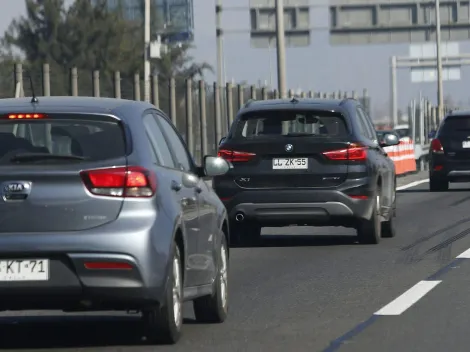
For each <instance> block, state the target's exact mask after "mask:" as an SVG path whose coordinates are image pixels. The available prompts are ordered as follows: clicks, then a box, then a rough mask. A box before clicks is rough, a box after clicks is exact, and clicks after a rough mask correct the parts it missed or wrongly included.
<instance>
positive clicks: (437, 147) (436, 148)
mask: <svg viewBox="0 0 470 352" xmlns="http://www.w3.org/2000/svg"><path fill="white" fill-rule="evenodd" d="M431 150H432V152H433V153H437V154H443V153H444V148H443V147H442V144H441V141H440V140H439V139H433V140H432V141H431Z"/></svg>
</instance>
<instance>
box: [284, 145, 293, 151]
mask: <svg viewBox="0 0 470 352" xmlns="http://www.w3.org/2000/svg"><path fill="white" fill-rule="evenodd" d="M285 149H286V152H291V151H293V150H294V146H293V145H292V144H286V147H285Z"/></svg>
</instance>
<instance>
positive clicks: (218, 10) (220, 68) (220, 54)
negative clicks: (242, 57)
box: [215, 0, 230, 127]
mask: <svg viewBox="0 0 470 352" xmlns="http://www.w3.org/2000/svg"><path fill="white" fill-rule="evenodd" d="M215 33H216V38H217V43H216V45H217V90H218V92H219V94H218V96H219V104H217V105H216V108H217V111H216V112H215V115H216V116H215V118H216V121H217V123H218V124H219V126H221V123H222V111H223V102H224V97H223V94H221V93H222V92H223V85H224V49H223V48H224V39H223V29H222V0H217V1H216V4H215ZM216 96H217V95H216ZM228 127H230V126H228Z"/></svg>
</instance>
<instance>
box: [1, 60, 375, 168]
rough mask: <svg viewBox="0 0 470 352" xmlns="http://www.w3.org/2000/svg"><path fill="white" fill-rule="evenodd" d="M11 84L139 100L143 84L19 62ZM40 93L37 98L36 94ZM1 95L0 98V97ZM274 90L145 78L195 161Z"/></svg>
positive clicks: (336, 94)
mask: <svg viewBox="0 0 470 352" xmlns="http://www.w3.org/2000/svg"><path fill="white" fill-rule="evenodd" d="M13 77H14V78H13V80H11V81H10V82H6V84H5V82H4V84H3V86H4V87H5V86H7V87H9V88H10V89H11V92H12V93H13V94H12V96H15V89H17V87H20V88H19V89H20V91H21V92H22V93H21V95H26V96H31V95H32V89H34V91H35V93H36V95H43V96H51V95H54V96H67V95H71V96H94V97H114V98H123V99H133V100H141V99H142V98H143V96H142V93H141V92H142V88H143V85H144V82H143V79H142V78H141V76H140V75H139V74H138V73H136V74H135V75H134V76H133V77H123V76H121V74H120V72H114V73H113V74H112V75H109V74H103V75H100V72H99V71H93V72H86V71H79V70H78V69H77V68H71V69H68V70H63V69H57V70H56V71H54V70H51V68H50V66H49V65H48V64H44V65H43V69H42V72H34V73H27V71H24V70H23V66H22V65H21V64H15V67H14V75H13ZM39 93H41V94H39ZM2 95H3V97H5V94H2ZM288 95H289V97H294V96H296V97H309V98H322V99H327V98H333V99H336V98H355V99H358V100H360V101H362V104H363V105H364V107H365V108H366V110H369V109H370V98H369V97H368V94H367V90H366V89H364V90H363V92H362V96H361V97H359V96H358V94H357V93H356V92H355V91H353V92H351V93H348V92H341V91H338V92H333V93H326V92H314V91H309V92H294V91H293V90H292V89H291V90H289V92H288ZM278 97H279V93H278V92H277V91H276V90H268V89H267V88H266V87H257V86H255V85H249V86H246V85H242V84H237V85H234V84H232V83H227V84H226V86H225V87H220V88H219V89H218V87H217V84H216V83H213V84H208V83H207V82H205V81H204V80H198V81H193V80H192V79H191V78H188V79H181V78H170V79H161V78H160V77H158V76H157V75H155V76H152V77H151V101H152V103H153V104H154V105H155V106H157V107H158V108H160V109H161V110H163V111H164V112H166V113H167V114H168V115H169V116H170V117H171V120H172V121H173V123H174V124H175V126H176V127H177V128H178V130H179V131H180V132H181V134H182V135H183V137H184V139H185V140H186V142H187V144H188V147H189V149H190V151H191V154H192V155H194V157H195V160H196V161H200V160H201V156H202V155H207V154H213V153H215V151H216V150H217V145H218V141H219V140H220V139H221V138H222V137H223V136H224V135H225V134H226V132H227V130H228V128H229V126H230V125H231V124H232V122H233V119H234V117H235V116H236V114H237V111H238V110H239V109H240V108H241V107H242V106H243V105H244V103H245V102H246V101H247V100H248V99H263V100H266V99H273V98H278Z"/></svg>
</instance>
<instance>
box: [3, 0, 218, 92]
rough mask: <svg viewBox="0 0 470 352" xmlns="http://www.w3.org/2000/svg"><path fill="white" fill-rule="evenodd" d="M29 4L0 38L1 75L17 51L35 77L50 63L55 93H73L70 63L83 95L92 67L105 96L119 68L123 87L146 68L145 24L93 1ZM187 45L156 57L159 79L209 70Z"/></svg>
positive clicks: (58, 0) (56, 0)
mask: <svg viewBox="0 0 470 352" xmlns="http://www.w3.org/2000/svg"><path fill="white" fill-rule="evenodd" d="M25 2H26V10H27V11H26V15H25V16H22V17H20V18H17V19H14V20H13V21H12V23H11V24H10V26H9V28H8V30H7V32H6V33H5V35H4V37H3V38H2V40H1V43H0V44H1V53H2V54H1V56H0V62H1V63H2V64H0V75H2V74H3V71H2V70H3V69H2V67H3V66H5V67H6V65H7V64H11V62H12V59H13V58H14V57H13V54H12V53H13V52H18V51H19V52H21V54H22V57H24V64H25V67H26V68H27V69H29V70H30V71H31V72H32V75H33V76H34V77H40V72H41V69H42V65H43V63H45V62H47V63H49V65H50V68H51V87H52V90H53V91H52V94H54V95H63V94H69V88H68V87H69V83H68V81H69V78H68V76H69V69H70V68H71V67H77V68H78V69H79V72H80V73H79V93H80V94H81V95H85V94H86V95H88V94H89V92H90V87H91V72H92V71H93V70H99V71H100V78H101V88H102V91H103V90H104V91H106V92H109V93H105V94H102V95H111V94H112V93H111V92H112V78H113V73H114V71H120V72H121V77H122V78H123V82H122V83H121V84H122V85H123V87H122V88H123V90H124V89H126V87H125V85H126V83H127V84H128V85H131V83H130V82H132V79H131V77H132V76H133V74H134V73H136V72H141V73H142V72H143V48H144V43H143V26H142V25H143V23H141V22H139V23H131V22H128V21H125V20H124V19H123V18H122V17H121V16H120V14H119V12H118V11H117V12H110V11H108V10H107V8H106V6H105V4H104V3H103V2H102V3H101V4H98V5H96V6H94V5H92V4H91V2H90V0H75V2H74V3H73V5H72V6H70V7H69V8H66V7H65V6H64V0H25ZM153 12H155V10H154V11H153ZM155 17H157V16H155ZM156 22H157V21H155V23H156ZM189 49H190V47H189V46H188V45H183V46H181V47H178V46H174V47H170V49H169V51H168V53H167V54H165V55H164V56H163V57H162V58H161V59H159V60H153V62H152V66H153V67H154V68H155V70H156V71H157V72H158V73H159V74H160V75H161V81H165V79H167V78H169V77H170V76H171V75H175V76H176V78H177V80H178V81H182V79H183V78H186V77H188V76H202V74H203V73H204V71H205V70H207V69H209V70H210V69H211V68H210V66H209V65H208V64H205V63H202V64H197V63H194V60H193V58H192V57H191V56H189V54H188V50H189ZM10 70H11V71H12V68H10ZM7 71H8V70H7ZM85 73H86V74H85ZM141 77H142V74H141ZM129 88H130V87H128V89H129Z"/></svg>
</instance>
